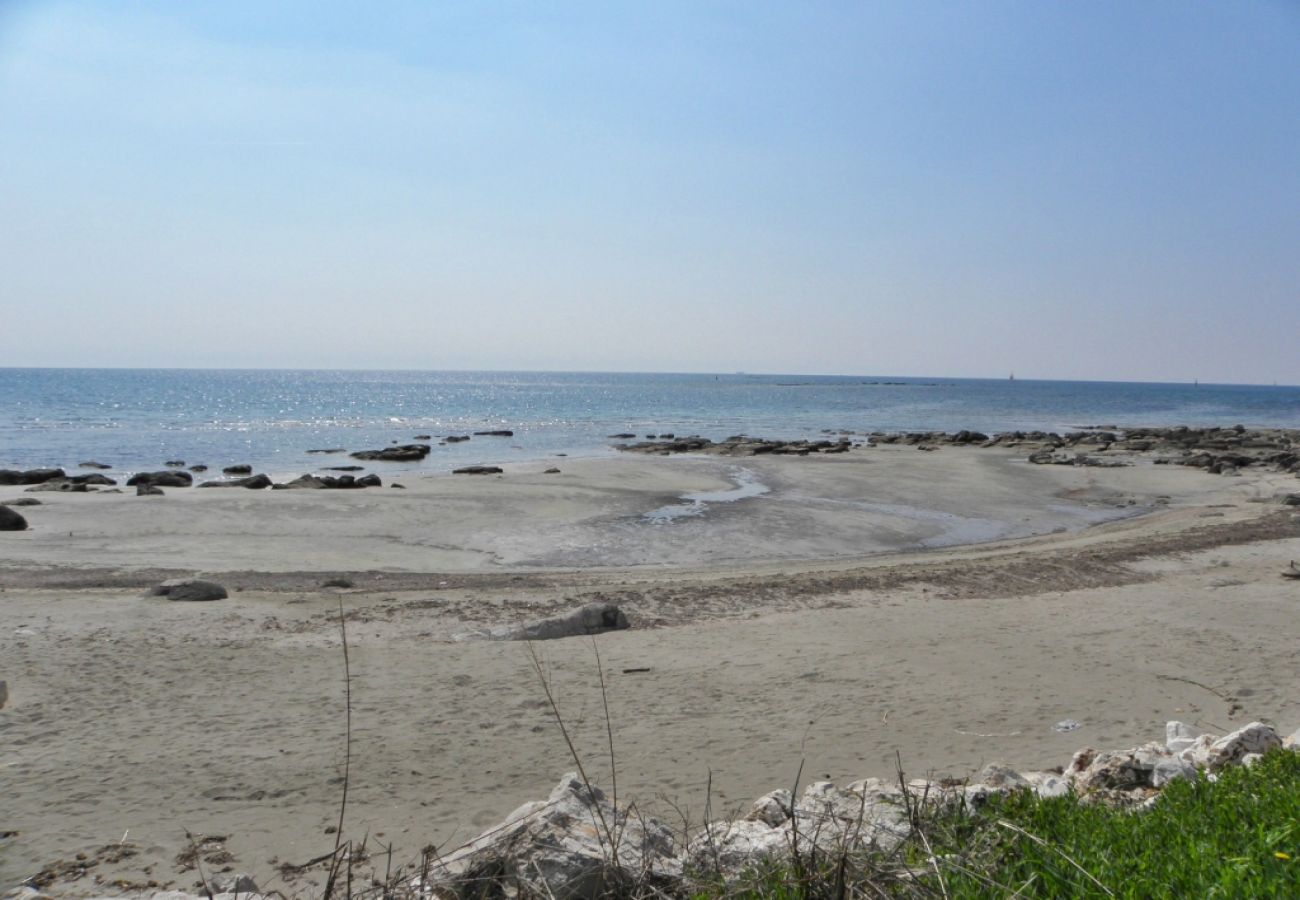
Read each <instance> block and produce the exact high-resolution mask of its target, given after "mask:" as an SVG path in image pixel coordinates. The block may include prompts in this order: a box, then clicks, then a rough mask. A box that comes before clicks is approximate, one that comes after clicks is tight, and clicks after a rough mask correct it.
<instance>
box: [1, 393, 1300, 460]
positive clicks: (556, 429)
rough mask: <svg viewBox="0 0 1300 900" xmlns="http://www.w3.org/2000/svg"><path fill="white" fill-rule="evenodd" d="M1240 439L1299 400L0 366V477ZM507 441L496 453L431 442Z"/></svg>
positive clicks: (1284, 422)
mask: <svg viewBox="0 0 1300 900" xmlns="http://www.w3.org/2000/svg"><path fill="white" fill-rule="evenodd" d="M1237 424H1241V425H1246V426H1248V427H1249V426H1274V427H1288V428H1300V387H1294V386H1275V385H1272V386H1269V385H1221V384H1155V383H1122V382H1086V381H1033V380H1025V379H1015V378H1007V379H970V378H927V377H902V376H875V375H840V376H826V375H771V374H762V375H759V374H747V373H743V372H731V373H717V374H641V373H592V372H439V371H351V370H287V369H267V370H248V369H238V370H213V369H53V368H44V369H34V368H32V369H29V368H0V468H35V467H43V466H62V467H64V468H67V469H69V470H71V469H74V468H76V467H77V466H78V465H79V464H80V463H81V462H84V461H89V460H94V461H97V462H101V463H104V464H107V465H111V466H112V467H113V468H114V469H115V470H117V471H119V472H123V473H130V472H135V471H144V470H154V469H158V468H160V467H162V465H163V463H164V462H166V461H169V460H181V461H184V462H185V463H186V464H187V465H193V464H196V463H203V464H205V465H208V466H210V467H211V468H212V469H213V470H214V471H219V470H220V469H221V468H222V467H224V466H228V465H232V464H236V463H247V464H249V465H252V466H253V469H254V471H258V472H266V473H268V474H270V475H272V476H280V475H295V474H302V473H305V472H313V471H320V470H321V469H322V468H323V467H325V466H329V465H340V464H344V463H346V462H348V460H346V459H344V458H343V457H344V455H343V454H333V455H324V454H310V453H308V452H307V451H309V450H321V449H338V448H342V449H345V450H348V451H353V450H362V449H377V448H381V447H385V446H389V445H391V444H394V443H398V444H403V443H413V442H416V439H417V436H420V435H429V436H430V437H431V438H432V440H431V441H429V442H430V443H432V444H433V445H434V450H433V452H432V453H431V454H430V455H429V456H428V457H427V458H426V459H425V460H424V461H423V462H422V463H418V464H412V463H402V464H389V465H384V464H369V465H367V469H369V470H372V471H377V472H381V473H382V472H385V471H387V472H393V471H400V472H403V473H406V472H412V471H428V472H447V471H449V470H450V469H451V468H453V467H455V466H460V465H468V464H503V463H510V462H519V461H524V460H528V461H534V460H541V459H549V458H554V457H556V456H559V455H565V456H570V457H592V456H605V455H611V454H614V453H616V452H617V451H616V450H614V449H613V448H612V445H613V444H614V443H616V442H617V441H615V440H613V439H612V438H611V437H610V436H611V435H615V434H624V433H630V434H635V435H637V437H638V438H644V437H645V436H647V435H661V434H675V435H678V436H683V435H688V434H698V435H702V436H704V437H709V438H713V439H715V440H716V439H721V438H725V437H728V436H730V435H734V434H747V435H750V436H753V437H767V438H783V439H795V438H815V437H820V436H822V435H823V434H824V433H825V432H827V431H829V432H840V431H850V432H856V433H860V434H862V433H867V432H871V431H956V430H960V429H971V430H978V431H984V432H987V433H993V432H1000V431H1010V430H1035V429H1042V430H1046V431H1057V432H1064V431H1069V430H1075V429H1080V428H1087V427H1095V426H1106V427H1116V428H1124V427H1126V426H1139V425H1194V426H1209V425H1221V426H1230V425H1237ZM497 430H509V431H512V432H514V434H513V435H512V436H510V437H492V436H472V437H471V439H470V440H468V441H464V442H459V443H452V444H446V445H439V444H438V439H439V438H441V437H443V436H447V435H465V434H470V435H472V433H473V432H475V431H497Z"/></svg>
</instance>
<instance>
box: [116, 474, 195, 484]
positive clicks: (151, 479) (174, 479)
mask: <svg viewBox="0 0 1300 900" xmlns="http://www.w3.org/2000/svg"><path fill="white" fill-rule="evenodd" d="M193 483H194V476H193V475H191V474H190V473H189V472H166V471H164V472H139V473H137V474H135V475H132V476H131V477H130V478H129V479H127V482H126V486H127V487H136V486H138V485H141V484H153V485H157V486H158V487H189V486H190V485H192V484H193Z"/></svg>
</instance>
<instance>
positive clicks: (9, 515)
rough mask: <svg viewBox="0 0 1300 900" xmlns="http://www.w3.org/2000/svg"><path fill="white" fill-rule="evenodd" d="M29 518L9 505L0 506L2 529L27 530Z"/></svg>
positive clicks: (0, 526) (0, 524)
mask: <svg viewBox="0 0 1300 900" xmlns="http://www.w3.org/2000/svg"><path fill="white" fill-rule="evenodd" d="M26 530H27V520H26V519H24V518H23V517H22V515H20V514H19V513H18V512H17V511H15V510H14V509H13V508H11V507H8V506H0V531H26Z"/></svg>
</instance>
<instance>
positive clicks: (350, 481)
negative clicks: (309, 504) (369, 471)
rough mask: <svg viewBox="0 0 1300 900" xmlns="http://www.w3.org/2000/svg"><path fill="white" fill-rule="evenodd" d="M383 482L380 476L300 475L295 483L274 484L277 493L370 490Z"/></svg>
mask: <svg viewBox="0 0 1300 900" xmlns="http://www.w3.org/2000/svg"><path fill="white" fill-rule="evenodd" d="M382 485H383V482H382V481H380V480H379V476H378V475H363V476H361V477H360V478H356V477H354V476H352V475H338V476H335V475H299V476H298V477H297V478H295V479H294V480H293V481H289V482H286V483H284V484H273V485H271V487H273V488H274V489H275V490H277V491H282V490H300V489H309V490H325V489H327V488H329V489H336V490H347V489H350V488H368V487H381V486H382Z"/></svg>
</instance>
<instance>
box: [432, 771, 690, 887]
mask: <svg viewBox="0 0 1300 900" xmlns="http://www.w3.org/2000/svg"><path fill="white" fill-rule="evenodd" d="M611 834H615V835H617V847H616V848H615V847H613V846H611V839H610V835H611ZM681 873H682V867H681V861H680V860H679V859H678V858H677V854H676V848H675V847H674V844H673V837H672V834H671V832H669V830H668V829H667V827H665V826H664V825H663V824H661V823H660V822H658V821H656V820H654V819H652V818H649V817H646V816H642V815H640V814H639V813H636V812H635V811H630V810H629V809H627V808H622V809H618V810H616V809H615V808H614V805H613V804H612V803H610V802H609V800H608V799H607V798H606V796H605V794H604V793H603V792H602V791H601V790H600V789H599V788H596V787H594V786H593V787H591V788H590V789H588V788H587V786H586V785H584V784H583V782H582V780H581V779H580V778H579V777H578V775H577V774H576V773H572V772H571V773H569V774H567V775H565V776H564V777H563V778H562V779H561V780H560V783H559V784H558V785H556V787H555V789H554V790H553V791H551V795H550V796H549V797H548V798H547V799H546V800H545V801H539V802H533V803H526V804H524V805H523V806H521V807H519V808H518V809H517V810H515V811H514V812H513V813H511V814H510V815H509V816H508V817H507V818H506V820H505V821H504V822H502V823H501V824H500V825H497V826H495V827H493V828H490V829H488V830H487V831H485V832H484V833H483V834H482V835H480V836H479V837H477V838H475V839H474V840H473V841H471V842H470V843H469V844H466V845H465V846H464V847H461V848H460V849H458V850H456V851H454V852H452V853H451V854H449V855H448V856H446V857H444V858H443V859H441V860H440V861H439V862H438V864H437V865H436V866H434V867H433V868H432V869H431V870H430V872H429V879H428V883H426V884H415V883H413V884H412V888H413V889H414V890H416V891H417V892H419V891H423V892H428V891H429V890H430V889H433V890H436V891H437V892H439V893H440V894H441V895H443V896H456V897H468V896H475V897H477V896H484V895H486V894H487V893H492V894H494V895H495V894H496V893H504V894H505V895H507V896H510V895H520V896H522V895H525V894H529V895H533V896H546V897H554V898H556V900H586V898H595V897H599V896H602V895H605V894H609V893H619V892H620V891H621V890H625V889H626V887H627V886H628V885H631V884H633V883H636V882H642V883H648V884H651V885H658V886H661V887H669V886H672V885H674V884H675V883H676V882H677V880H678V879H679V878H680V877H681Z"/></svg>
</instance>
